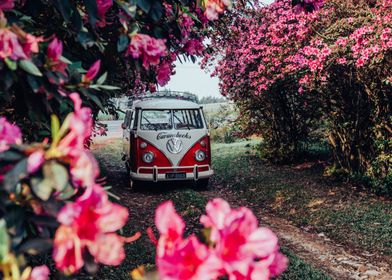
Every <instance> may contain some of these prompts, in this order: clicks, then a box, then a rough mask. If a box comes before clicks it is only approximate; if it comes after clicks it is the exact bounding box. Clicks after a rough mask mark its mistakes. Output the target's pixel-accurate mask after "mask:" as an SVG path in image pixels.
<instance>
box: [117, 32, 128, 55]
mask: <svg viewBox="0 0 392 280" xmlns="http://www.w3.org/2000/svg"><path fill="white" fill-rule="evenodd" d="M128 44H129V38H128V36H126V35H124V34H122V35H121V36H120V37H119V38H118V41H117V51H118V52H123V51H125V49H126V48H127V47H128Z"/></svg>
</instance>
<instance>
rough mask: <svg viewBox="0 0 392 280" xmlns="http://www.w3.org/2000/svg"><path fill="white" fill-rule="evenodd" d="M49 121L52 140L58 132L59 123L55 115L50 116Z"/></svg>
mask: <svg viewBox="0 0 392 280" xmlns="http://www.w3.org/2000/svg"><path fill="white" fill-rule="evenodd" d="M50 119H51V130H52V139H55V138H56V137H57V134H58V133H59V130H60V121H59V118H58V117H57V116H56V115H51V116H50Z"/></svg>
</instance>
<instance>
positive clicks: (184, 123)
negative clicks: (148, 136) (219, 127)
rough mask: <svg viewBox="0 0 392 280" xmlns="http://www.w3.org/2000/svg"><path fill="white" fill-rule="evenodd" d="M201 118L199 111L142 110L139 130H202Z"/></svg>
mask: <svg viewBox="0 0 392 280" xmlns="http://www.w3.org/2000/svg"><path fill="white" fill-rule="evenodd" d="M203 127H204V125H203V118H202V114H201V112H200V110H199V109H184V110H143V111H142V112H141V120H140V129H141V130H171V129H173V128H174V129H179V130H191V129H201V128H203Z"/></svg>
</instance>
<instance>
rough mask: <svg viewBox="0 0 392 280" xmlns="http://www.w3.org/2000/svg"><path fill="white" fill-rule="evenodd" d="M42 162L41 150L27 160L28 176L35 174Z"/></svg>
mask: <svg viewBox="0 0 392 280" xmlns="http://www.w3.org/2000/svg"><path fill="white" fill-rule="evenodd" d="M44 162H45V154H44V151H42V150H38V151H35V152H34V153H32V154H31V155H29V157H28V158H27V172H28V173H30V174H32V173H35V172H36V171H37V170H38V169H39V168H40V167H41V165H42V164H43V163H44Z"/></svg>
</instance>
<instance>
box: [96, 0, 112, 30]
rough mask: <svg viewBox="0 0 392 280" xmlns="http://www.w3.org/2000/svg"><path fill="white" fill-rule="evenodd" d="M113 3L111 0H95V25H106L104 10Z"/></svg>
mask: <svg viewBox="0 0 392 280" xmlns="http://www.w3.org/2000/svg"><path fill="white" fill-rule="evenodd" d="M112 5H113V0H97V7H98V16H99V19H100V20H99V21H98V22H97V25H98V26H100V27H104V26H105V25H106V12H107V11H108V10H109V9H110V7H111V6H112Z"/></svg>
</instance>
